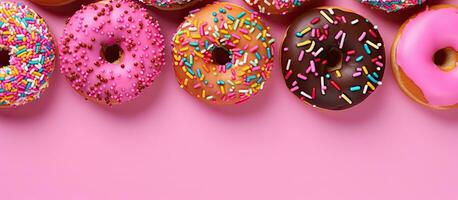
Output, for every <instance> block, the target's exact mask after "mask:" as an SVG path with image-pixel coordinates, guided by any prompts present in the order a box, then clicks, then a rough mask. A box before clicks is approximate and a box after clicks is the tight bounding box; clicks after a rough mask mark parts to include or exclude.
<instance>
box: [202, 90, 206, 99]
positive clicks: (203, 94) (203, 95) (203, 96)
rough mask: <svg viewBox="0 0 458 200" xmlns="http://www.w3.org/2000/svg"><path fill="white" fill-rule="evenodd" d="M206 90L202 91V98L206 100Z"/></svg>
mask: <svg viewBox="0 0 458 200" xmlns="http://www.w3.org/2000/svg"><path fill="white" fill-rule="evenodd" d="M205 95H206V94H205V90H202V98H205Z"/></svg>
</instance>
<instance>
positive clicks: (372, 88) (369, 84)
mask: <svg viewBox="0 0 458 200" xmlns="http://www.w3.org/2000/svg"><path fill="white" fill-rule="evenodd" d="M367 85H368V86H369V88H371V90H375V87H374V85H372V83H371V82H369V81H368V82H367Z"/></svg>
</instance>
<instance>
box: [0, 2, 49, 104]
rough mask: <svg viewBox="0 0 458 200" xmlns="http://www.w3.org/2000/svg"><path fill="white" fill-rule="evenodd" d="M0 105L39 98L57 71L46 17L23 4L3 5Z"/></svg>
mask: <svg viewBox="0 0 458 200" xmlns="http://www.w3.org/2000/svg"><path fill="white" fill-rule="evenodd" d="M0 50H1V51H3V52H9V53H8V55H9V62H5V63H2V64H3V66H0V67H1V68H0V106H2V107H11V106H13V107H14V106H20V105H23V104H26V103H28V102H31V101H33V100H35V99H38V98H39V97H40V95H41V93H42V91H43V90H44V89H45V88H47V87H48V80H49V78H50V77H51V73H52V72H53V70H54V58H55V53H54V42H53V37H52V35H51V33H50V32H49V30H48V26H47V25H46V23H45V21H44V20H43V18H41V17H40V16H39V15H38V14H37V13H36V12H35V11H33V10H31V9H29V8H28V7H27V6H26V5H25V4H23V3H12V2H0Z"/></svg>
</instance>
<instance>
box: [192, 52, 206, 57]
mask: <svg viewBox="0 0 458 200" xmlns="http://www.w3.org/2000/svg"><path fill="white" fill-rule="evenodd" d="M194 53H195V54H196V55H197V56H198V57H201V58H203V57H204V55H203V54H201V53H200V52H198V51H196V50H194Z"/></svg>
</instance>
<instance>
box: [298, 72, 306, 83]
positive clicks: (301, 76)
mask: <svg viewBox="0 0 458 200" xmlns="http://www.w3.org/2000/svg"><path fill="white" fill-rule="evenodd" d="M297 78H300V79H302V80H304V81H306V80H307V77H306V76H304V75H302V74H300V73H299V74H297Z"/></svg>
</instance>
